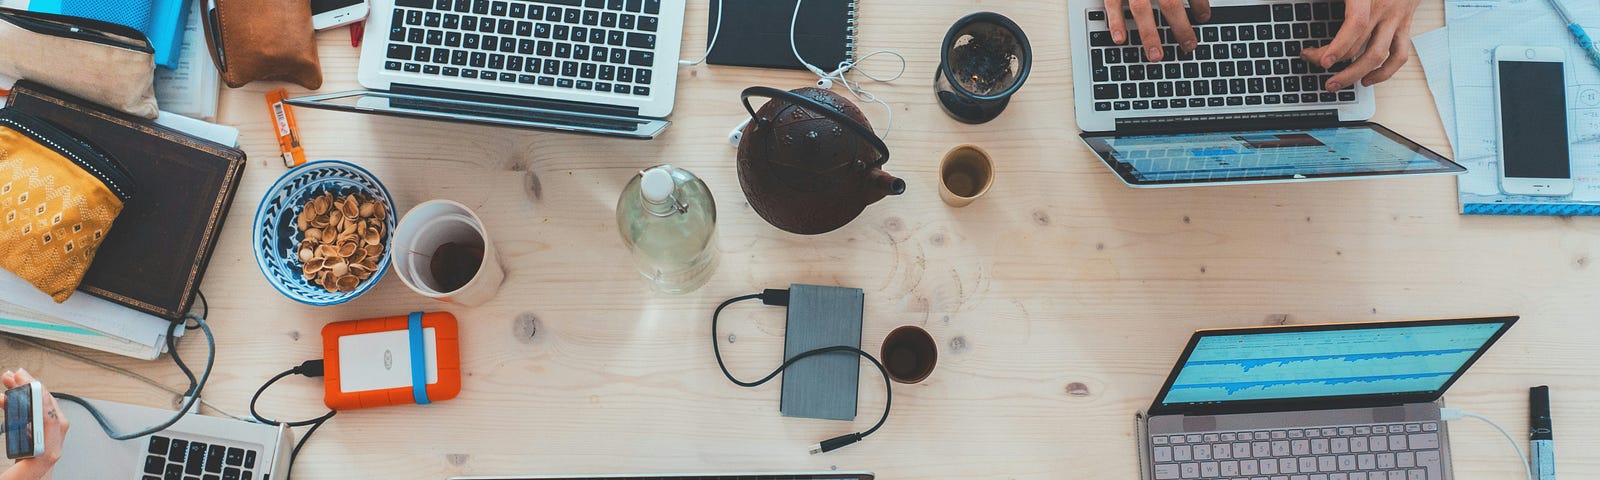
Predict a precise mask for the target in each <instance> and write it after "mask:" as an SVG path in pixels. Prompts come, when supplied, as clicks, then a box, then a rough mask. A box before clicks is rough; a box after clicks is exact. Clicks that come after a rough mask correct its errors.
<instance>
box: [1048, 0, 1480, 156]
mask: <svg viewBox="0 0 1600 480" xmlns="http://www.w3.org/2000/svg"><path fill="white" fill-rule="evenodd" d="M1108 15H1121V16H1124V17H1128V16H1129V14H1128V13H1127V11H1122V12H1107V11H1106V9H1105V2H1104V1H1103V0H1069V1H1068V15H1067V16H1068V21H1069V24H1070V25H1071V26H1070V29H1071V31H1072V34H1073V35H1072V41H1071V47H1072V74H1073V78H1072V85H1073V101H1074V107H1075V113H1076V117H1077V121H1078V127H1079V128H1081V129H1083V131H1084V133H1083V134H1082V138H1083V141H1084V143H1086V144H1088V146H1089V148H1090V149H1091V150H1093V151H1094V152H1095V153H1096V154H1097V155H1099V157H1100V159H1101V160H1102V161H1103V162H1105V164H1106V166H1107V167H1110V168H1111V171H1112V172H1114V173H1116V174H1117V177H1118V178H1120V179H1121V180H1122V181H1123V182H1124V183H1126V184H1128V185H1129V186H1133V187H1176V186H1194V185H1226V184H1240V183H1263V182H1299V181H1313V180H1336V179H1350V178H1365V177H1373V176H1395V175H1428V174H1459V173H1462V172H1465V171H1466V168H1464V167H1462V166H1461V165H1457V164H1456V163H1454V162H1451V161H1450V160H1448V159H1445V158H1444V157H1443V156H1440V155H1439V154H1437V153H1434V152H1433V151H1431V150H1428V149H1427V148H1425V147H1423V146H1421V145H1419V144H1417V143H1416V142H1413V141H1411V140H1409V139H1406V138H1405V137H1402V136H1400V135H1399V134H1396V133H1395V132H1393V131H1391V130H1389V129H1387V128H1384V127H1383V126H1382V125H1378V124H1376V123H1372V122H1370V121H1368V120H1370V119H1371V118H1372V116H1373V113H1374V112H1376V111H1377V100H1376V96H1375V95H1374V94H1373V89H1372V87H1364V86H1359V85H1358V86H1350V87H1346V88H1344V89H1341V90H1339V91H1331V92H1330V91H1326V90H1325V89H1324V88H1323V87H1324V86H1325V84H1326V83H1327V81H1328V80H1329V79H1330V78H1331V77H1332V76H1333V75H1334V73H1335V71H1337V70H1340V69H1342V67H1343V64H1337V65H1334V66H1333V71H1330V70H1324V69H1322V68H1321V67H1320V66H1317V65H1314V64H1309V63H1307V62H1305V61H1304V60H1301V59H1300V58H1299V57H1300V51H1301V50H1302V49H1304V48H1307V47H1312V46H1319V45H1326V44H1327V43H1328V42H1329V41H1330V40H1332V39H1333V36H1334V35H1335V34H1337V33H1338V31H1339V28H1340V27H1341V26H1342V25H1343V23H1344V3H1342V2H1334V1H1325V0H1317V1H1312V0H1213V1H1212V2H1211V20H1210V21H1209V22H1206V23H1204V24H1198V25H1195V26H1194V28H1195V34H1196V36H1197V37H1199V38H1200V45H1199V48H1197V49H1196V50H1195V51H1193V52H1182V51H1178V50H1177V49H1176V48H1175V44H1176V43H1177V42H1176V41H1175V40H1173V38H1174V37H1173V34H1172V27H1171V26H1170V25H1168V23H1167V22H1166V21H1165V19H1163V18H1161V16H1160V13H1159V12H1157V14H1156V17H1157V18H1156V22H1157V26H1158V30H1159V31H1160V32H1159V34H1160V36H1161V38H1162V39H1164V40H1165V45H1164V46H1163V48H1164V49H1165V53H1164V58H1163V59H1162V60H1161V61H1159V62H1152V61H1149V60H1150V59H1149V58H1147V57H1146V56H1145V54H1144V53H1143V48H1141V45H1139V38H1140V37H1139V35H1130V36H1129V37H1128V38H1129V39H1130V40H1129V42H1130V43H1127V44H1123V45H1118V44H1116V43H1114V42H1112V40H1111V32H1110V25H1109V23H1108V21H1107V16H1108ZM1128 24H1129V25H1132V24H1133V21H1132V20H1129V21H1128Z"/></svg>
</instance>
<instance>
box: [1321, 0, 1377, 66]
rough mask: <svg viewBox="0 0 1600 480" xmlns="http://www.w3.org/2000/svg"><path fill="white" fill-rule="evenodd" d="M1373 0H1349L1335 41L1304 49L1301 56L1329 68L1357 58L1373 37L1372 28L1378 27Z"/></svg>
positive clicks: (1334, 38)
mask: <svg viewBox="0 0 1600 480" xmlns="http://www.w3.org/2000/svg"><path fill="white" fill-rule="evenodd" d="M1372 1H1373V0H1348V1H1346V2H1345V7H1344V25H1343V26H1341V27H1339V33H1338V34H1337V35H1334V36H1333V42H1331V43H1328V44H1327V45H1324V46H1321V47H1312V48H1307V49H1305V50H1302V51H1301V52H1300V56H1301V57H1302V58H1305V60H1306V61H1307V62H1311V63H1314V64H1317V65H1321V66H1322V68H1328V67H1330V66H1333V64H1335V63H1338V62H1340V61H1344V60H1349V59H1351V58H1355V56H1356V55H1357V54H1359V53H1361V49H1362V48H1364V47H1366V46H1367V43H1368V41H1370V40H1371V39H1372V30H1373V29H1374V28H1376V27H1377V22H1376V20H1375V19H1376V18H1380V17H1376V16H1375V15H1373V11H1372V10H1373V7H1372ZM1379 1H1384V0H1379Z"/></svg>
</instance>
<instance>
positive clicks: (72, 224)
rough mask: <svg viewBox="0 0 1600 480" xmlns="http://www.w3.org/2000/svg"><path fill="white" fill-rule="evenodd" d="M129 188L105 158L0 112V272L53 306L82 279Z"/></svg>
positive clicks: (22, 117) (23, 117) (32, 120)
mask: <svg viewBox="0 0 1600 480" xmlns="http://www.w3.org/2000/svg"><path fill="white" fill-rule="evenodd" d="M133 189H134V184H133V177H132V176H131V175H129V174H128V171H127V170H126V169H125V168H123V167H122V165H121V164H119V163H117V161H116V160H115V159H112V158H111V157H110V156H109V155H106V154H105V152H102V151H100V150H99V149H98V148H95V147H94V146H92V145H90V144H89V143H88V142H85V141H83V140H81V139H79V138H78V137H77V136H75V135H72V134H69V133H67V132H65V131H63V130H61V129H60V128H57V127H56V126H55V125H53V124H51V123H49V122H47V121H44V120H41V119H39V118H37V117H33V116H30V115H27V114H25V113H22V112H18V111H16V109H9V108H8V109H0V268H5V269H6V270H10V271H11V273H14V274H16V275H17V276H18V277H22V279H24V280H27V281H28V282H30V283H33V286H34V287H37V288H38V289H39V290H40V291H42V292H44V293H45V294H48V295H50V297H51V298H53V299H55V301H56V302H57V303H60V302H64V301H66V300H67V298H68V297H71V296H72V292H73V291H74V290H76V289H77V288H78V283H79V282H81V281H83V275H84V273H85V272H87V271H88V270H89V263H90V262H92V261H94V252H95V250H97V249H98V248H99V247H100V243H101V241H103V240H104V239H105V236H106V234H107V233H109V232H110V231H111V223H112V222H113V221H115V220H116V219H117V214H119V213H122V206H123V204H124V203H125V202H127V201H128V200H129V199H130V198H132V196H133V193H134V190H133Z"/></svg>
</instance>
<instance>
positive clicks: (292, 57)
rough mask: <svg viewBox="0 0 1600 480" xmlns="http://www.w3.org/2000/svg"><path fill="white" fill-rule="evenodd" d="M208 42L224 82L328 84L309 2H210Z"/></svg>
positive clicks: (313, 86) (237, 84) (312, 86)
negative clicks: (324, 78)
mask: <svg viewBox="0 0 1600 480" xmlns="http://www.w3.org/2000/svg"><path fill="white" fill-rule="evenodd" d="M205 1H206V9H205V10H204V11H205V14H204V16H203V17H204V18H203V20H204V21H205V27H206V46H208V47H210V49H211V59H212V60H214V61H215V62H216V65H217V71H218V72H220V73H221V74H222V83H226V84H228V86H229V87H232V88H239V87H243V86H245V85H246V84H248V83H250V82H254V81H256V80H268V81H274V80H275V81H285V82H293V83H295V84H297V85H300V86H302V87H306V88H307V89H310V90H316V89H318V88H322V63H321V60H319V59H318V58H317V35H316V33H317V32H315V31H314V30H312V28H311V3H310V2H309V0H205Z"/></svg>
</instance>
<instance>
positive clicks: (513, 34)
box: [383, 0, 676, 97]
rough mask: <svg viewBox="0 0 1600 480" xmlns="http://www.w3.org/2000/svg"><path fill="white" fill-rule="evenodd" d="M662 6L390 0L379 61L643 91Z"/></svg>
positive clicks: (474, 75) (629, 1)
mask: <svg viewBox="0 0 1600 480" xmlns="http://www.w3.org/2000/svg"><path fill="white" fill-rule="evenodd" d="M660 13H661V0H517V1H491V0H396V1H395V9H394V16H393V18H392V19H391V20H390V23H389V25H390V28H389V44H388V54H387V58H386V60H385V61H384V65H383V68H384V69H387V70H395V71H402V72H408V73H417V74H422V75H434V76H440V77H452V78H465V79H476V80H482V81H491V82H502V83H511V84H527V85H540V86H545V87H553V88H564V89H573V90H581V91H591V92H601V93H611V94H616V95H632V96H640V97H648V96H650V80H651V75H652V74H651V66H653V65H655V61H656V58H655V48H656V31H657V29H659V28H660V24H659V15H660ZM672 41H676V40H672Z"/></svg>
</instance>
